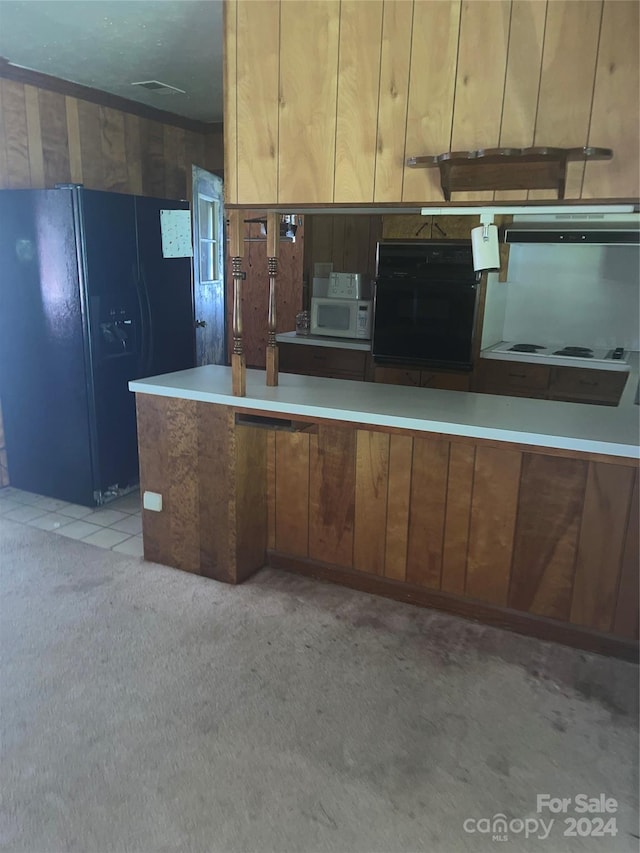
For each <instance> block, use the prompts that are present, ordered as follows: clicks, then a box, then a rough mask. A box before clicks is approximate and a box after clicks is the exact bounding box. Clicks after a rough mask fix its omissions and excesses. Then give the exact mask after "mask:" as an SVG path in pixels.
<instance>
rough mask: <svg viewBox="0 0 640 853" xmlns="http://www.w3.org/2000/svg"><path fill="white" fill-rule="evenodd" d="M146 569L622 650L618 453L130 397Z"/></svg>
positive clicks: (626, 529)
mask: <svg viewBox="0 0 640 853" xmlns="http://www.w3.org/2000/svg"><path fill="white" fill-rule="evenodd" d="M136 401H137V411H138V440H139V446H140V472H141V474H140V478H141V488H142V490H151V491H154V492H158V493H159V494H161V495H162V496H163V508H162V512H160V513H157V512H150V511H148V510H145V511H143V535H144V552H145V558H146V559H148V560H155V561H157V562H160V563H164V564H166V565H170V566H175V567H177V568H181V569H184V570H186V571H191V572H195V573H198V574H202V575H206V576H207V577H211V578H215V579H217V580H222V581H226V582H229V583H239V582H241V581H242V580H244V579H245V578H246V577H248V576H249V575H250V574H252V573H253V572H255V571H257V570H258V569H259V568H260V567H261V566H262V565H264V564H265V563H267V562H268V563H270V564H271V565H272V566H275V567H280V568H287V569H290V570H292V571H297V572H301V573H302V574H307V575H310V576H312V577H321V578H324V579H326V580H332V581H335V582H338V583H343V584H345V585H347V586H352V587H354V588H356V589H364V590H367V591H369V592H375V593H378V594H382V595H388V596H391V597H393V598H398V599H400V600H402V601H410V602H413V603H415V604H421V605H426V606H431V607H437V608H441V609H444V610H449V611H452V612H455V613H458V614H461V615H464V616H468V617H471V618H475V619H480V620H483V621H487V622H491V623H493V624H497V625H500V626H503V627H510V628H513V629H515V630H518V631H521V632H523V633H529V634H532V635H534V636H538V637H543V638H546V639H553V640H558V641H560V642H568V643H570V644H575V645H578V646H581V647H584V648H588V649H593V650H597V651H601V652H608V653H613V654H621V655H624V656H633V655H634V654H635V653H637V646H636V645H635V644H636V643H637V638H638V607H637V583H638V580H637V561H638V532H637V530H638V528H637V513H638V510H637V501H638V497H637V495H638V470H637V463H636V462H634V461H633V460H631V459H621V458H613V457H603V456H601V455H598V456H592V455H590V454H588V453H579V452H576V451H570V450H568V451H563V450H558V449H549V450H548V449H545V448H535V447H528V446H522V445H516V444H510V443H506V442H496V441H491V442H487V441H483V440H481V439H474V438H462V437H456V436H450V435H433V434H430V433H425V432H420V431H415V430H409V429H392V430H387V429H385V428H384V427H376V426H367V427H361V426H360V427H359V426H357V425H356V424H351V423H344V422H336V421H328V420H324V419H322V418H318V419H306V421H307V422H305V423H301V422H300V421H299V420H298V419H296V420H295V421H294V420H291V419H290V418H288V417H287V415H286V413H273V412H264V413H262V414H259V410H258V411H256V410H253V411H252V413H251V414H247V413H245V412H244V411H243V410H242V409H236V408H234V407H229V406H225V405H220V404H216V403H204V402H196V401H192V400H184V399H174V398H167V397H164V396H150V395H147V394H144V393H138V394H137V395H136Z"/></svg>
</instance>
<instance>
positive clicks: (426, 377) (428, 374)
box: [373, 365, 471, 391]
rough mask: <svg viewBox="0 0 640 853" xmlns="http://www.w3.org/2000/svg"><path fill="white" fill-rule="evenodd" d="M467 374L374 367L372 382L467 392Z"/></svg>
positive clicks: (468, 386) (468, 385)
mask: <svg viewBox="0 0 640 853" xmlns="http://www.w3.org/2000/svg"><path fill="white" fill-rule="evenodd" d="M470 376H471V374H469V373H462V372H455V371H447V370H423V369H420V368H404V367H387V366H382V365H380V366H378V365H376V366H375V367H374V369H373V380H374V382H381V383H384V384H387V385H414V386H415V387H416V388H418V387H419V388H438V389H440V390H443V391H469V389H470V384H471V382H470Z"/></svg>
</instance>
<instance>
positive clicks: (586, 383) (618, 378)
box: [549, 367, 629, 406]
mask: <svg viewBox="0 0 640 853" xmlns="http://www.w3.org/2000/svg"><path fill="white" fill-rule="evenodd" d="M628 375H629V374H628V373H618V372H614V371H611V370H591V369H590V368H580V367H552V368H551V377H550V380H549V399H550V400H566V401H568V402H570V403H599V404H600V405H603V406H617V405H618V401H619V400H620V395H621V394H622V391H623V389H624V386H625V383H626V381H627V377H628Z"/></svg>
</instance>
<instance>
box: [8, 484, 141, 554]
mask: <svg viewBox="0 0 640 853" xmlns="http://www.w3.org/2000/svg"><path fill="white" fill-rule="evenodd" d="M0 517H2V518H8V519H9V520H10V521H17V522H20V523H21V524H28V525H29V526H30V527H38V528H40V530H48V531H51V532H52V533H59V534H60V535H61V536H69V537H70V538H71V539H81V540H82V541H83V542H88V543H89V544H90V545H97V546H98V548H110V549H111V550H112V551H119V552H120V553H121V554H129V555H130V556H132V557H142V518H141V515H140V494H139V492H137V491H136V492H130V493H129V494H127V495H125V496H124V497H121V498H116V500H113V501H109V503H108V504H107V505H106V506H103V507H98V508H97V509H90V508H89V507H86V506H78V505H77V504H70V503H67V502H66V501H59V500H55V498H46V497H43V496H42V495H34V494H32V493H31V492H23V491H21V490H20V489H14V488H13V487H12V486H8V487H7V488H4V489H0Z"/></svg>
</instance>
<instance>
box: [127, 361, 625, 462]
mask: <svg viewBox="0 0 640 853" xmlns="http://www.w3.org/2000/svg"><path fill="white" fill-rule="evenodd" d="M129 388H130V390H131V391H135V392H138V393H143V394H155V395H159V396H162V397H174V398H178V399H186V400H198V401H200V402H204V403H217V404H219V405H224V406H234V407H235V408H237V409H253V410H260V411H264V412H273V413H278V414H283V415H287V416H290V417H295V416H296V415H298V416H305V417H309V418H323V419H328V420H340V421H351V422H355V423H361V424H371V425H372V426H388V427H398V428H401V429H411V430H417V431H421V432H436V433H444V434H447V435H459V436H468V437H472V438H484V439H491V440H494V441H507V442H513V443H516V444H533V445H539V446H541V447H553V448H559V449H563V450H578V451H583V452H588V453H601V454H604V455H607V456H622V457H628V458H632V459H638V458H640V452H639V451H640V449H639V447H638V445H639V443H640V442H639V435H640V420H639V414H640V407H638V406H634V405H629V406H624V407H622V406H619V407H609V406H590V405H586V404H581V403H560V402H556V401H550V400H529V399H525V398H522V397H500V396H496V395H493V394H471V393H467V392H462V391H439V390H434V389H431V388H413V387H407V386H401V385H383V384H376V383H373V382H355V381H350V380H345V379H323V378H319V377H315V376H300V375H297V374H295V375H294V374H291V373H281V374H280V377H279V385H278V386H277V387H275V388H270V387H267V385H266V384H265V373H264V371H261V370H247V395H246V397H234V396H233V395H232V393H231V368H229V367H222V366H218V365H206V366H204V367H195V368H192V369H191V370H182V371H180V372H178V373H167V374H165V375H164V376H155V377H152V378H150V379H139V380H136V381H133V382H130V383H129Z"/></svg>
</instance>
